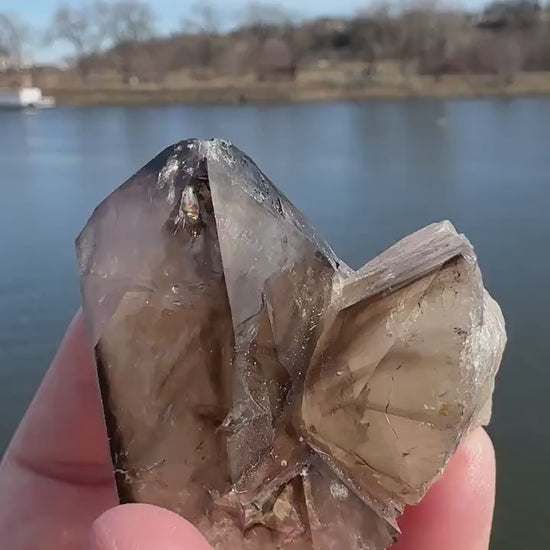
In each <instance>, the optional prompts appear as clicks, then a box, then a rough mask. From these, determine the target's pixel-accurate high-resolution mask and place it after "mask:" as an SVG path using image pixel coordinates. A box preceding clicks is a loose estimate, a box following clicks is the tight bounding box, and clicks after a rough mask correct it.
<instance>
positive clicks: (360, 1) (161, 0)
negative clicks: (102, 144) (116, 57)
mask: <svg viewBox="0 0 550 550" xmlns="http://www.w3.org/2000/svg"><path fill="white" fill-rule="evenodd" d="M369 1H370V3H376V2H377V0H276V1H274V0H268V1H267V2H266V3H270V4H273V3H276V4H278V5H280V6H282V7H284V8H286V9H288V10H289V12H290V13H292V14H293V15H295V16H297V17H314V16H319V15H352V14H353V13H355V12H357V11H358V10H360V9H363V8H365V7H368V5H369ZM61 3H63V4H65V5H69V6H75V7H77V6H82V5H84V4H86V3H87V0H65V1H63V0H0V13H7V14H10V15H13V16H15V17H16V18H17V19H18V20H20V21H22V22H24V23H26V24H28V25H30V26H31V28H32V29H33V30H34V31H35V32H34V34H35V36H36V35H38V36H39V35H40V32H41V31H43V30H44V29H45V28H46V27H47V25H48V22H49V21H50V19H51V17H52V14H53V13H54V12H55V10H56V8H57V7H58V6H59V5H60V4H61ZM196 3H197V0H149V4H150V5H151V6H152V7H153V9H154V11H155V13H156V15H157V28H158V31H159V32H162V33H167V32H170V31H174V30H176V29H178V28H179V27H180V24H181V20H182V19H185V18H190V17H192V9H193V6H194V5H196ZM208 3H209V4H210V5H212V6H223V13H224V14H226V15H225V17H227V18H228V19H233V20H234V21H236V20H237V19H238V16H239V13H242V12H243V11H244V9H245V6H246V5H247V4H249V3H250V0H211V1H209V2H208ZM484 3H485V2H484V1H483V0H456V2H455V5H461V6H463V7H466V8H471V9H475V8H477V7H479V6H480V5H482V4H484ZM230 23H231V22H230ZM27 54H28V55H30V57H31V58H32V59H33V60H35V61H38V62H44V63H47V62H55V61H59V60H60V59H62V58H63V57H64V56H66V55H69V54H70V48H69V47H68V46H67V45H65V44H63V43H57V44H55V45H53V46H47V47H46V46H43V45H42V44H40V40H39V38H38V37H35V40H34V44H33V45H31V46H30V47H29V48H28V51H27Z"/></svg>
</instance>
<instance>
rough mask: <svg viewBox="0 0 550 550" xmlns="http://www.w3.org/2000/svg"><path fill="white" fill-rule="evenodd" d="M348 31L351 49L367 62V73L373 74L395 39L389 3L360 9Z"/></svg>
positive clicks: (394, 28) (394, 27) (393, 20)
mask: <svg viewBox="0 0 550 550" xmlns="http://www.w3.org/2000/svg"><path fill="white" fill-rule="evenodd" d="M349 32H350V40H351V47H352V49H353V50H354V52H355V53H356V54H357V55H358V56H359V57H360V59H362V60H363V61H365V62H366V63H367V67H366V71H367V74H368V75H369V76H372V75H374V74H375V73H376V71H377V66H378V62H379V61H380V59H381V58H383V57H386V56H388V55H391V52H389V51H387V50H388V46H389V45H390V44H393V43H394V42H395V39H396V25H395V19H394V18H393V17H392V15H391V12H390V6H389V4H388V3H386V2H379V3H375V4H374V5H372V6H370V7H369V8H368V9H365V10H362V11H361V12H360V13H359V14H358V15H357V16H356V17H355V18H354V19H353V21H352V22H351V24H350V31H349Z"/></svg>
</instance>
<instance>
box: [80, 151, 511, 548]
mask: <svg viewBox="0 0 550 550" xmlns="http://www.w3.org/2000/svg"><path fill="white" fill-rule="evenodd" d="M77 248H78V259H79V263H80V267H81V280H82V293H83V301H84V310H85V314H86V316H87V319H88V321H89V324H90V328H91V334H92V338H93V343H94V345H95V350H96V356H97V363H98V371H99V378H100V384H101V389H102V394H103V399H104V408H105V415H106V419H107V425H108V430H109V436H110V441H111V449H112V457H113V464H114V471H115V475H116V482H117V487H118V491H119V495H120V499H121V501H122V502H148V503H153V504H157V505H160V506H164V507H166V508H169V509H171V510H173V511H175V512H177V513H179V514H181V515H182V516H185V517H186V518H187V519H189V520H190V521H191V522H193V523H194V524H195V525H196V526H197V527H198V528H199V529H200V530H201V531H202V533H203V534H204V535H205V536H206V537H207V539H208V540H209V541H210V543H211V544H212V545H213V547H214V548H215V549H220V550H221V549H235V548H245V549H260V548H261V549H264V548H288V549H296V550H298V549H311V548H315V549H317V550H321V549H323V550H324V549H327V550H329V549H330V550H332V549H336V548H338V549H340V548H342V549H344V548H345V549H351V550H365V549H373V550H375V549H376V550H378V549H383V548H386V547H388V546H390V545H391V544H392V542H393V541H395V540H396V538H397V535H398V532H399V529H398V527H397V523H396V519H397V517H398V516H399V515H400V513H401V512H402V510H403V507H404V505H405V504H414V503H416V502H418V501H419V500H420V499H421V498H422V496H423V495H424V493H425V492H426V490H427V488H428V487H429V485H430V484H431V483H432V481H433V480H434V479H435V478H436V477H437V476H438V475H439V474H440V472H441V471H442V469H443V468H444V466H445V464H446V463H447V461H448V459H449V458H450V456H451V455H452V453H453V452H454V450H455V449H456V447H457V445H458V444H459V442H460V441H461V439H462V438H463V436H464V435H465V434H466V433H467V432H468V430H469V429H471V428H472V427H474V426H476V425H478V424H480V423H485V422H487V421H488V419H489V414H490V398H491V394H492V389H493V382H494V376H495V373H496V370H497V368H498V365H499V363H500V359H501V354H502V350H503V347H504V344H505V331H504V324H503V319H502V315H501V313H500V310H499V308H498V306H497V304H496V302H494V301H493V300H492V299H491V298H490V297H489V295H488V294H487V292H486V291H485V290H484V288H483V283H482V279H481V275H480V272H479V268H478V266H477V261H476V257H475V255H474V253H473V250H472V247H471V245H470V243H469V242H468V241H467V240H466V238H465V237H464V236H462V235H458V234H457V233H456V231H455V230H454V228H453V227H452V225H451V224H450V223H449V222H442V223H440V224H434V225H431V226H429V227H426V228H424V229H422V230H420V231H418V232H417V233H414V234H413V235H411V236H409V237H406V238H405V239H403V240H402V241H400V242H399V243H397V244H396V245H394V246H393V247H391V248H390V249H389V250H387V251H386V252H384V253H383V254H382V255H380V256H378V257H377V258H375V259H374V260H371V261H370V262H369V263H367V264H366V265H365V266H364V267H363V268H361V269H360V270H358V271H353V270H351V269H350V268H348V267H347V266H346V265H345V264H344V263H343V262H342V261H341V260H339V259H338V258H336V256H335V255H334V253H333V252H332V250H331V249H330V247H329V246H328V245H327V244H326V243H325V242H324V241H323V240H322V239H321V238H320V237H319V236H318V235H317V233H316V232H315V231H314V229H313V228H312V227H311V226H310V225H309V223H308V222H307V221H306V220H305V218H304V217H303V215H302V214H301V213H300V212H299V211H298V210H297V209H296V208H295V207H294V206H293V205H292V204H291V203H290V202H289V201H288V199H286V197H284V196H283V195H282V194H281V193H280V192H279V191H278V190H277V189H276V188H275V187H274V185H273V184H272V183H271V182H270V181H269V180H268V179H267V178H266V177H265V176H264V175H263V174H262V173H261V172H260V170H259V169H258V168H257V167H256V165H255V164H254V163H253V162H252V161H251V160H250V159H249V158H248V157H247V156H246V155H244V154H243V153H241V152H240V151H239V150H238V149H236V148H235V147H234V146H232V145H231V144H229V143H227V142H224V141H219V140H212V141H202V140H189V141H184V142H181V143H179V144H177V145H175V146H172V147H169V148H168V149H166V150H165V151H163V152H162V153H161V154H160V155H159V156H157V157H156V158H155V159H153V160H152V161H151V162H150V163H149V164H147V165H146V166H145V167H144V168H142V169H141V170H140V171H139V172H138V173H137V174H136V175H134V176H133V177H132V178H130V179H129V180H128V181H127V182H125V183H124V184H123V185H122V186H121V187H120V188H119V189H117V190H116V191H115V192H114V193H113V194H112V195H111V196H110V197H109V198H107V199H106V200H105V201H104V202H103V203H102V204H100V205H99V206H98V208H97V209H96V210H95V212H94V214H93V215H92V217H91V219H90V221H89V222H88V224H87V225H86V227H85V228H84V230H83V231H82V233H81V235H80V237H79V238H78V241H77Z"/></svg>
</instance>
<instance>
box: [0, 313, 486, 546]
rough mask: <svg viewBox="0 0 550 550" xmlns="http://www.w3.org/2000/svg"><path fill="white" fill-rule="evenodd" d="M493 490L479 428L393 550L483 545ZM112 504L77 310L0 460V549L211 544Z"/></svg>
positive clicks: (163, 519)
mask: <svg viewBox="0 0 550 550" xmlns="http://www.w3.org/2000/svg"><path fill="white" fill-rule="evenodd" d="M494 494H495V460H494V453H493V447H492V445H491V442H490V440H489V437H488V436H487V434H486V433H485V432H484V431H483V430H482V429H479V430H477V431H475V432H473V433H472V434H471V435H470V436H469V437H468V438H467V439H466V441H465V442H464V443H463V445H462V446H461V447H460V448H459V449H458V451H457V453H456V454H455V456H454V457H453V459H452V460H451V462H450V463H449V465H448V467H447V469H446V471H445V473H444V475H443V476H442V477H441V479H440V480H439V481H437V482H436V483H435V484H434V485H433V487H432V488H431V489H430V491H429V492H428V494H427V495H426V497H425V498H424V500H423V501H422V502H421V503H420V504H419V505H418V506H415V507H409V508H407V510H406V511H405V514H404V515H403V517H402V518H401V520H400V522H399V525H400V527H401V529H402V531H403V535H402V537H401V539H400V541H399V542H398V543H397V544H396V545H395V546H394V547H393V550H487V549H488V546H489V536H490V531H491V522H492V515H493V506H494ZM116 504H117V496H116V491H115V487H114V483H113V478H112V466H111V462H110V458H109V450H108V447H107V438H106V436H105V427H104V421H103V413H102V411H101V402H100V398H99V392H98V388H97V381H96V372H95V363H94V361H93V355H92V351H91V349H90V347H89V344H88V340H87V336H86V333H85V328H84V323H83V320H82V316H81V315H80V314H77V316H76V317H75V319H74V320H73V322H72V323H71V325H70V326H69V329H68V330H67V333H66V335H65V338H64V340H63V342H62V344H61V347H60V348H59V351H58V353H57V356H56V357H55V359H54V360H53V363H52V365H51V367H50V369H49V371H48V373H47V374H46V376H45V378H44V381H43V383H42V385H41V387H40V389H39V390H38V392H37V394H36V396H35V398H34V400H33V402H32V404H31V406H30V408H29V410H28V411H27V414H26V415H25V418H24V419H23V421H22V423H21V425H20V426H19V429H18V430H17V433H16V434H15V436H14V438H13V441H12V442H11V445H10V447H9V449H8V451H7V452H6V455H5V456H4V458H3V460H2V462H1V464H0V548H6V550H34V549H36V548H38V547H39V548H40V549H41V550H73V549H77V548H78V549H80V548H83V547H85V546H86V544H87V545H88V548H89V549H90V550H135V549H136V548H140V549H143V550H149V549H151V550H209V548H210V547H209V545H208V544H207V543H206V541H205V540H204V538H203V537H202V536H201V535H200V533H199V532H198V531H197V530H196V529H195V528H194V527H193V526H192V525H191V524H190V523H189V522H187V521H185V520H184V519H182V518H180V517H179V516H177V515H175V514H173V513H172V512H169V511H167V510H164V509H162V508H157V507H155V506H149V505H145V504H130V505H124V506H116ZM343 550H344V549H343Z"/></svg>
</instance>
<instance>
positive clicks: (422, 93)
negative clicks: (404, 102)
mask: <svg viewBox="0 0 550 550" xmlns="http://www.w3.org/2000/svg"><path fill="white" fill-rule="evenodd" d="M43 91H44V93H45V94H47V95H51V96H54V97H55V98H56V100H57V103H58V104H59V105H75V106H101V105H136V106H137V105H166V104H209V105H215V104H247V103H252V104H254V103H259V104H262V103H267V104H269V103H308V102H328V101H364V100H383V99H415V98H434V99H450V98H477V97H495V98H499V97H500V98H515V97H524V96H546V95H548V96H550V73H521V74H519V75H517V76H516V78H515V79H514V81H513V82H512V83H511V84H504V83H502V81H499V80H498V79H497V78H496V77H494V76H487V75H460V76H456V75H446V76H443V77H441V78H440V79H438V80H436V79H434V78H433V77H423V76H415V77H412V78H411V79H408V80H407V81H404V80H401V81H387V82H371V81H361V82H358V81H349V82H345V81H344V82H333V81H331V82H300V81H298V82H259V83H250V82H247V83H246V84H244V85H243V84H241V85H239V84H238V83H235V84H230V83H224V85H219V84H217V83H213V84H211V83H200V82H197V83H190V84H189V85H187V86H184V87H177V88H176V87H174V88H164V87H160V86H147V85H140V86H134V87H122V86H120V87H116V88H115V87H113V88H82V87H81V88H78V87H74V88H45V89H44V90H43Z"/></svg>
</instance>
